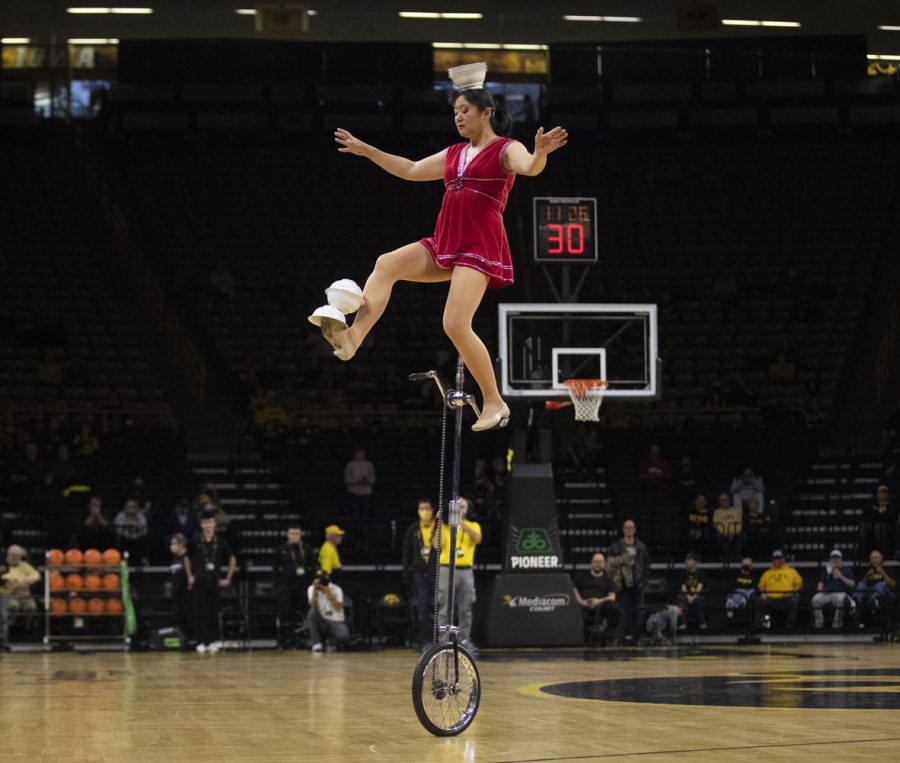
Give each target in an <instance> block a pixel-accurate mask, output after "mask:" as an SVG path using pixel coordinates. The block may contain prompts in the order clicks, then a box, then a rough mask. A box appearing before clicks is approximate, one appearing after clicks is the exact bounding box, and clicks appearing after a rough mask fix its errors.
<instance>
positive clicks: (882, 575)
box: [853, 549, 897, 627]
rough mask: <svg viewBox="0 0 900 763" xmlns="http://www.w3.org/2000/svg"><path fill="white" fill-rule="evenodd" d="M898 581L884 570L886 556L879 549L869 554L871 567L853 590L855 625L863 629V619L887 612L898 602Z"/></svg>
mask: <svg viewBox="0 0 900 763" xmlns="http://www.w3.org/2000/svg"><path fill="white" fill-rule="evenodd" d="M896 591H897V581H896V580H895V579H894V578H893V577H891V575H890V574H889V573H888V571H887V570H886V569H885V568H884V556H883V555H882V553H881V552H880V551H878V550H877V549H875V550H873V551H872V553H870V554H869V566H868V567H867V568H866V571H865V573H864V574H863V576H862V579H861V580H860V581H859V582H858V583H857V584H856V588H854V590H853V601H854V603H855V604H856V611H855V613H854V616H853V624H854V625H855V626H857V627H861V626H862V624H863V619H864V618H865V617H866V616H867V615H868V616H870V617H872V618H875V617H877V616H878V614H879V613H880V612H883V611H885V610H886V609H887V608H888V607H890V606H892V605H893V603H894V602H895V601H896V600H897V594H896Z"/></svg>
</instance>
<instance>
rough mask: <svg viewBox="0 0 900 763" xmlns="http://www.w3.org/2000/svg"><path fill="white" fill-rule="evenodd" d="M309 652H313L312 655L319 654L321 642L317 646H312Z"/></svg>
mask: <svg viewBox="0 0 900 763" xmlns="http://www.w3.org/2000/svg"><path fill="white" fill-rule="evenodd" d="M311 651H312V652H313V654H318V653H319V652H321V651H322V642H321V641H320V642H319V643H318V644H313V645H312V650H311Z"/></svg>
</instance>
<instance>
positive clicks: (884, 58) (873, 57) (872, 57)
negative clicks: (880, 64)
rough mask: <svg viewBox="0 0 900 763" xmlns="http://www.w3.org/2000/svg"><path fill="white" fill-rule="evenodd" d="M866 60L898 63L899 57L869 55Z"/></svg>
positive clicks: (880, 54) (892, 55)
mask: <svg viewBox="0 0 900 763" xmlns="http://www.w3.org/2000/svg"><path fill="white" fill-rule="evenodd" d="M866 58H867V59H869V61H900V55H895V54H892V53H869V54H868V55H866Z"/></svg>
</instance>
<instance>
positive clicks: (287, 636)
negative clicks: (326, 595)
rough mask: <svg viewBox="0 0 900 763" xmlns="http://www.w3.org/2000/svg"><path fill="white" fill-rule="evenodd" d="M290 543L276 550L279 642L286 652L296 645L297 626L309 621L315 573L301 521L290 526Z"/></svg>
mask: <svg viewBox="0 0 900 763" xmlns="http://www.w3.org/2000/svg"><path fill="white" fill-rule="evenodd" d="M286 533H287V536H286V541H287V542H286V543H282V544H281V545H280V546H279V547H278V548H276V549H275V560H274V563H273V564H272V586H273V588H274V590H275V602H276V605H277V608H278V643H279V645H280V646H281V648H282V649H287V648H289V647H291V646H293V645H295V633H296V631H297V626H298V625H299V624H300V623H302V622H303V621H304V620H305V619H306V613H307V609H308V602H309V596H308V593H307V590H308V588H309V586H310V584H311V583H312V577H313V572H314V571H315V561H316V560H315V557H314V556H313V550H312V547H311V546H310V545H309V543H307V542H306V541H304V540H303V530H302V528H301V527H300V523H299V522H293V523H290V524H288V526H287V528H286Z"/></svg>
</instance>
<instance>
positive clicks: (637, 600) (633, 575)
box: [606, 519, 650, 643]
mask: <svg viewBox="0 0 900 763" xmlns="http://www.w3.org/2000/svg"><path fill="white" fill-rule="evenodd" d="M606 556H607V558H608V561H610V562H612V561H613V560H615V561H616V562H617V566H618V565H620V564H624V565H625V566H626V567H627V568H628V570H627V571H630V574H627V575H623V576H622V583H621V587H620V588H619V591H618V594H617V595H616V602H617V603H618V604H619V606H620V607H621V608H622V614H623V615H624V618H625V631H626V634H627V635H630V636H631V638H632V639H633V640H634V642H635V643H637V642H638V641H639V640H640V638H641V628H642V626H643V623H642V622H641V619H642V618H641V615H642V613H643V605H644V586H646V585H647V578H648V577H649V575H650V553H649V552H648V551H647V546H645V545H644V542H643V541H641V540H638V537H637V527H636V525H635V524H634V520H633V519H626V520H625V522H624V523H623V524H622V538H621V539H620V540H617V541H616V542H615V543H613V544H612V545H611V546H610V547H609V550H608V551H607V552H606Z"/></svg>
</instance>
